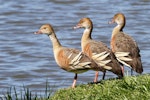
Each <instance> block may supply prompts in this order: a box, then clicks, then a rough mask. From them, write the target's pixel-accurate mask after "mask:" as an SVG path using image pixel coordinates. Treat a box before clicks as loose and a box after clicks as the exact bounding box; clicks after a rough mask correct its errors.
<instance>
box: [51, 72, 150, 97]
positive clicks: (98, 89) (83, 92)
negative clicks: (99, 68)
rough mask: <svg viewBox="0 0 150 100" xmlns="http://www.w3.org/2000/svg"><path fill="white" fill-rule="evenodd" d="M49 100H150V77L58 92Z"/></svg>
mask: <svg viewBox="0 0 150 100" xmlns="http://www.w3.org/2000/svg"><path fill="white" fill-rule="evenodd" d="M49 100H150V75H139V76H127V77H124V78H123V79H113V80H103V81H101V82H100V83H98V84H85V85H78V86H77V87H76V88H75V89H72V88H67V89H61V90H58V91H57V92H56V93H55V94H54V95H53V96H52V97H51V98H50V99H49Z"/></svg>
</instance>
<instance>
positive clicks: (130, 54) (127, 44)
mask: <svg viewBox="0 0 150 100" xmlns="http://www.w3.org/2000/svg"><path fill="white" fill-rule="evenodd" d="M109 23H110V24H111V23H117V26H116V27H115V28H114V29H113V32H112V38H111V48H112V51H113V52H114V54H115V56H116V58H117V59H118V61H119V62H120V63H122V64H123V65H126V66H128V67H130V68H131V69H133V70H134V71H136V72H137V73H142V72H143V67H142V62H141V56H140V50H139V48H138V45H137V43H136V42H135V40H134V39H133V38H132V37H131V36H129V35H127V34H126V33H124V32H123V28H124V26H125V24H126V19H125V16H124V14H122V13H117V14H115V15H114V17H113V19H112V21H111V22H109ZM131 74H132V71H131Z"/></svg>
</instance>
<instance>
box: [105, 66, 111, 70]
mask: <svg viewBox="0 0 150 100" xmlns="http://www.w3.org/2000/svg"><path fill="white" fill-rule="evenodd" d="M104 68H105V69H107V70H111V69H112V67H110V66H104Z"/></svg>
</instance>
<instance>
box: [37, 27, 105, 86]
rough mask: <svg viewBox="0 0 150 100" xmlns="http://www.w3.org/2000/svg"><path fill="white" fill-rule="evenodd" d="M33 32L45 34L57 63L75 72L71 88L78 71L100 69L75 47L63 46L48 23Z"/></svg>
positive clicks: (64, 68)
mask: <svg viewBox="0 0 150 100" xmlns="http://www.w3.org/2000/svg"><path fill="white" fill-rule="evenodd" d="M35 34H47V35H48V36H49V38H50V39H51V42H52V44H53V52H54V57H55V60H56V62H57V64H58V65H59V66H60V68H62V69H63V70H66V71H68V72H73V73H75V77H74V82H73V84H72V88H74V87H75V84H76V80H77V74H78V73H82V72H86V71H88V70H102V68H101V67H97V64H96V63H95V62H94V61H93V60H92V59H90V58H89V57H88V56H86V55H85V54H84V53H83V52H80V51H79V50H77V49H73V48H67V47H63V46H62V45H61V44H60V42H59V40H58V39H57V37H56V35H55V32H54V30H53V28H52V26H51V25H50V24H45V25H42V26H41V28H40V29H39V31H37V32H35Z"/></svg>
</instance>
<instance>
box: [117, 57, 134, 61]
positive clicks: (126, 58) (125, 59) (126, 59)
mask: <svg viewBox="0 0 150 100" xmlns="http://www.w3.org/2000/svg"><path fill="white" fill-rule="evenodd" d="M118 58H119V59H120V60H124V61H132V59H130V58H128V57H118Z"/></svg>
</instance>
